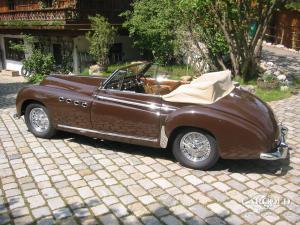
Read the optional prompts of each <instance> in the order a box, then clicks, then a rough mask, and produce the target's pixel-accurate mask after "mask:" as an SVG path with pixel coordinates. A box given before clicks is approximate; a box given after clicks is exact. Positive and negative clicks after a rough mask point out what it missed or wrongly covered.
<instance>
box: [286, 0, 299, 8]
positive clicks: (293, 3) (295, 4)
mask: <svg viewBox="0 0 300 225" xmlns="http://www.w3.org/2000/svg"><path fill="white" fill-rule="evenodd" d="M285 7H286V8H287V9H294V10H300V1H299V0H290V1H288V2H287V3H286V5H285Z"/></svg>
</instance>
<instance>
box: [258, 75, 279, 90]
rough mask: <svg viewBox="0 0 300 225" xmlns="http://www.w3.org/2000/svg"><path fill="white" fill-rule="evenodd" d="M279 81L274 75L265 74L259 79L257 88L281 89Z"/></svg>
mask: <svg viewBox="0 0 300 225" xmlns="http://www.w3.org/2000/svg"><path fill="white" fill-rule="evenodd" d="M279 84H280V82H279V80H278V79H277V77H276V76H275V75H273V74H264V75H263V76H262V77H260V78H258V79H257V86H258V87H259V88H262V89H274V88H278V87H279Z"/></svg>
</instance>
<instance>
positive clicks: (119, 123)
mask: <svg viewBox="0 0 300 225" xmlns="http://www.w3.org/2000/svg"><path fill="white" fill-rule="evenodd" d="M161 104H162V99H161V97H160V96H155V95H148V94H142V93H136V92H133V91H121V90H112V89H100V90H98V92H97V94H96V95H94V101H93V105H92V109H91V121H92V125H93V129H94V130H97V131H98V132H99V133H102V134H104V135H107V136H110V137H114V138H113V140H119V141H125V142H129V143H136V144H143V145H150V146H156V145H157V144H158V143H159V135H160V109H161Z"/></svg>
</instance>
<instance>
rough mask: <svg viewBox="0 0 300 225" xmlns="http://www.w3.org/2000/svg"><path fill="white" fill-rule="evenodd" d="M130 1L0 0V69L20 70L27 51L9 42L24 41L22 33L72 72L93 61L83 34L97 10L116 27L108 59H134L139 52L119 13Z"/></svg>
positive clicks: (127, 7) (87, 29) (128, 5)
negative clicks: (134, 46)
mask: <svg viewBox="0 0 300 225" xmlns="http://www.w3.org/2000/svg"><path fill="white" fill-rule="evenodd" d="M130 3H131V0H1V1H0V69H1V68H2V69H8V70H17V71H20V70H21V68H22V59H24V58H25V57H26V55H25V54H24V53H23V52H20V51H16V50H14V49H12V48H10V46H11V43H22V42H23V43H24V41H25V42H26V40H24V35H31V36H33V37H34V45H35V46H39V48H41V49H42V50H43V51H45V52H50V53H52V54H53V56H54V59H55V62H56V64H57V65H58V66H65V67H70V68H72V70H73V72H74V73H79V72H81V71H83V70H84V68H86V67H87V66H89V65H90V64H92V63H94V59H93V58H92V57H91V56H90V55H89V53H88V49H89V42H88V41H87V39H86V38H85V35H86V33H87V32H88V31H89V30H90V23H89V20H88V17H89V16H93V15H96V14H100V15H103V16H105V17H106V18H107V19H108V20H109V22H110V23H111V24H113V25H114V26H117V27H118V28H119V29H118V36H117V38H116V40H115V44H114V45H113V46H112V49H111V54H110V60H111V62H119V61H128V60H134V59H136V57H137V56H138V52H137V51H136V50H135V49H134V48H133V47H132V46H133V45H132V42H131V40H130V39H129V37H128V34H127V32H126V30H124V29H122V26H121V24H122V18H121V17H120V16H119V15H120V13H122V12H124V11H126V10H128V9H129V8H130ZM25 44H26V43H25Z"/></svg>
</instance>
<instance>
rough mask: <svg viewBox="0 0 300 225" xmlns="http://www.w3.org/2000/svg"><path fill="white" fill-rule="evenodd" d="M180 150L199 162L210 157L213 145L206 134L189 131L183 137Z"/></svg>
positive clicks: (190, 158) (187, 156)
mask: <svg viewBox="0 0 300 225" xmlns="http://www.w3.org/2000/svg"><path fill="white" fill-rule="evenodd" d="M180 150H181V151H182V153H183V154H184V156H185V157H186V158H188V159H189V160H191V161H194V162H199V161H203V160H205V159H207V158H208V156H209V154H210V152H211V146H210V143H209V140H208V139H207V137H206V136H205V135H203V134H201V133H198V132H189V133H187V134H185V135H184V136H183V137H182V138H181V141H180Z"/></svg>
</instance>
